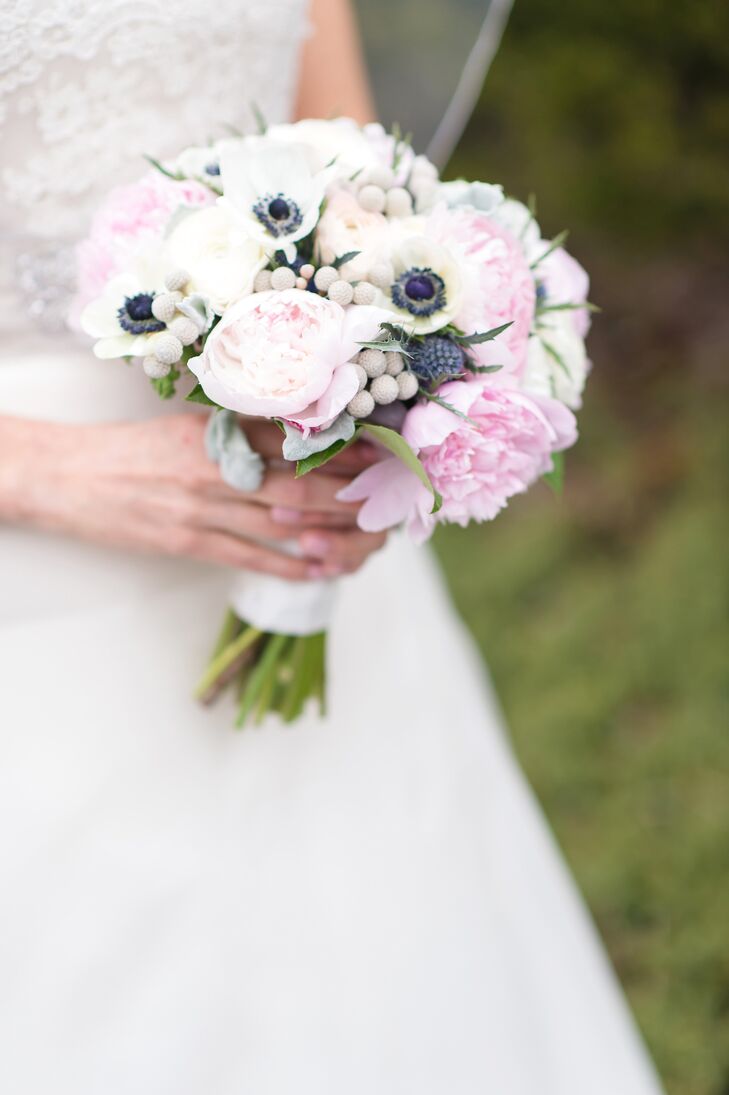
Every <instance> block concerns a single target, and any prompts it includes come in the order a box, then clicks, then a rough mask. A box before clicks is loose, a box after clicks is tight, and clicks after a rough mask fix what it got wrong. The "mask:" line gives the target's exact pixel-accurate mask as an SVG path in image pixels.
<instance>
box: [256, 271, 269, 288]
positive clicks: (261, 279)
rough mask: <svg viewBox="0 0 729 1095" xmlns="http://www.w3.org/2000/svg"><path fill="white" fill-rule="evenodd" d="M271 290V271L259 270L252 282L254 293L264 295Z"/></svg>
mask: <svg viewBox="0 0 729 1095" xmlns="http://www.w3.org/2000/svg"><path fill="white" fill-rule="evenodd" d="M270 288H271V271H270V270H259V271H258V273H257V274H256V280H255V281H254V282H253V292H254V293H266V292H268V290H269V289H270Z"/></svg>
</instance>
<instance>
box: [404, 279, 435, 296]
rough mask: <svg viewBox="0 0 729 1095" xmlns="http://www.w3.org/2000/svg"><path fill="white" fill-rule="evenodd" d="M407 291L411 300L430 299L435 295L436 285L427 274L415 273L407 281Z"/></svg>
mask: <svg viewBox="0 0 729 1095" xmlns="http://www.w3.org/2000/svg"><path fill="white" fill-rule="evenodd" d="M405 292H406V293H407V295H408V296H409V297H410V299H411V300H430V299H431V297H434V296H435V293H436V287H435V285H434V284H433V279H432V278H430V277H428V275H427V274H413V276H412V277H409V278H408V280H407V281H406V282H405Z"/></svg>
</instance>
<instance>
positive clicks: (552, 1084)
mask: <svg viewBox="0 0 729 1095" xmlns="http://www.w3.org/2000/svg"><path fill="white" fill-rule="evenodd" d="M305 33H306V13H305V11H304V4H303V0H261V2H252V0H251V2H244V0H215V3H208V2H206V0H175V3H173V4H170V3H163V2H162V0H144V2H134V0H30V2H28V0H5V3H4V4H3V7H2V15H1V16H0V49H2V57H1V59H0V111H1V112H2V121H1V125H2V143H1V146H0V147H1V148H2V159H3V162H2V175H1V177H0V192H1V193H2V203H1V204H0V227H1V228H2V233H3V238H4V254H3V283H2V291H1V294H0V317H1V318H0V322H1V324H2V329H1V330H0V346H1V347H2V357H3V360H2V364H1V365H0V412H2V413H5V414H8V413H9V414H18V415H23V416H28V417H32V418H35V419H56V420H65V421H72V422H83V421H91V420H109V419H125V418H133V417H144V416H148V417H151V416H154V415H158V414H160V413H163V411H164V410H165V408H164V406H163V405H161V404H160V403H159V402H158V401H157V399H156V397H155V395H154V393H153V392H152V391H151V388H150V387H149V385H148V384H147V383H146V382H145V380H144V378H142V376H141V374H137V375H136V376H133V375H130V372H129V368H128V366H126V365H125V364H123V363H109V362H99V361H97V360H96V359H94V358H93V356H92V355H91V353H90V351H89V348H88V346H87V345H85V344H81V342H80V341H78V340H76V339H75V338H74V337H73V336H72V335H71V334H69V333H64V332H63V331H62V328H61V326H60V323H59V319H60V317H61V315H62V313H63V310H64V308H65V306H66V305H67V300H68V289H69V278H70V273H69V271H70V265H69V261H68V257H69V252H68V246H69V245H70V244H71V243H72V242H73V240H74V239H75V238H77V237H78V236H79V235H80V234H81V233H82V232H83V230H84V226H85V224H86V222H87V220H88V216H89V213H90V211H91V210H92V208H93V206H94V203H95V202H96V201H98V199H99V196H100V195H101V194H103V193H104V191H105V190H106V189H107V188H108V187H110V186H111V185H114V184H115V183H117V182H119V181H120V180H125V179H128V178H132V177H134V176H135V175H136V174H138V172H139V169H140V167H141V166H142V162H141V160H140V155H141V153H143V152H147V151H149V152H153V153H155V154H157V155H166V154H169V153H171V152H173V151H174V150H175V149H177V148H178V147H179V146H182V145H184V144H185V143H191V142H195V141H197V142H199V141H202V140H204V139H205V138H206V137H207V136H208V135H209V134H210V133H211V131H212V130H214V128H215V126H216V123H217V121H218V120H220V121H221V122H224V121H231V122H233V123H238V124H239V123H240V122H241V117H242V116H245V117H244V119H243V120H244V121H245V119H246V118H247V114H248V106H247V104H249V103H250V101H251V100H252V99H254V98H255V99H256V100H257V102H258V104H259V106H260V107H261V109H262V110H263V111H264V113H265V114H266V115H267V116H268V117H269V118H270V119H272V120H276V119H282V118H284V117H286V115H287V114H288V111H289V109H290V105H291V101H292V92H293V88H294V82H295V77H296V65H297V48H298V46H299V43H300V41H301V40H302V37H303V35H304V34H305ZM229 582H230V574H229V573H226V572H225V571H222V570H218V569H215V568H211V567H207V566H203V565H197V564H193V563H186V562H182V561H179V560H168V559H152V558H144V557H134V556H131V555H126V554H123V553H121V552H116V551H113V550H110V549H102V548H97V547H92V546H88V545H84V544H80V543H75V542H72V541H70V540H69V541H66V540H64V539H61V538H54V537H51V536H44V535H39V534H35V533H33V532H29V531H24V530H22V529H19V528H4V529H2V530H0V588H1V593H2V595H1V597H0V672H1V674H2V688H1V689H0V705H1V706H0V718H1V727H2V734H1V737H2V763H1V765H0V879H1V883H0V884H1V895H0V902H1V904H0V1088H1V1089H2V1090H3V1091H6V1092H8V1093H10V1092H12V1093H13V1095H48V1093H49V1092H54V1093H55V1095H71V1093H73V1095H100V1093H101V1092H103V1093H104V1095H131V1093H134V1095H138V1093H142V1095H203V1093H204V1095H240V1093H242V1092H245V1093H246V1095H294V1093H296V1095H306V1093H312V1095H314V1093H316V1095H335V1093H336V1095H344V1093H346V1095H359V1093H361V1095H365V1093H366V1095H374V1093H378V1095H403V1093H405V1092H410V1091H413V1092H414V1091H417V1092H419V1093H420V1095H445V1093H448V1095H450V1093H458V1095H485V1093H490V1095H535V1093H537V1092H538V1093H539V1095H656V1093H657V1092H658V1090H659V1085H658V1082H657V1080H656V1078H655V1076H654V1074H653V1071H652V1068H651V1066H650V1064H649V1063H648V1061H647V1060H646V1058H645V1056H644V1053H643V1050H642V1047H641V1045H640V1041H639V1039H638V1037H637V1035H636V1033H635V1031H634V1028H633V1025H632V1021H631V1019H630V1017H629V1016H628V1013H627V1009H626V1008H625V1005H624V1002H623V1000H622V998H621V996H620V992H619V990H618V988H617V987H616V984H615V982H614V979H613V976H612V973H611V971H610V970H609V968H608V966H607V964H606V961H605V959H604V956H603V954H602V951H601V948H600V945H599V943H598V942H597V940H596V937H595V935H594V933H593V929H592V927H591V926H590V923H589V921H588V919H587V917H586V915H585V912H584V910H583V908H582V906H581V904H580V901H579V898H578V897H577V896H576V894H575V891H574V888H573V886H572V883H571V881H570V879H569V877H568V875H567V873H566V870H565V867H564V865H563V863H562V861H561V859H560V857H559V854H558V852H557V851H556V850H555V847H554V845H553V843H552V840H551V838H550V836H549V833H548V830H547V829H546V826H545V823H544V821H543V819H542V818H541V816H540V814H539V811H538V809H537V808H536V806H535V804H534V801H533V799H532V797H531V795H530V793H529V791H528V789H527V788H526V786H525V784H524V781H523V779H522V776H521V775H520V773H519V771H518V769H517V767H516V765H515V762H514V758H513V756H512V754H511V751H510V748H509V745H508V743H507V741H506V739H505V737H504V734H503V731H502V727H501V723H500V717H499V714H498V711H497V708H496V706H495V703H494V700H493V698H492V697H491V695H490V694H489V692H488V690H487V688H486V687H485V686H484V683H483V680H482V670H481V668H480V665H479V663H478V659H477V657H476V656H475V654H474V651H473V649H472V647H471V644H470V641H469V639H468V638H467V637H466V635H465V634H464V631H463V628H462V627H461V625H460V624H459V622H458V621H457V619H456V618H455V616H454V613H453V610H452V608H451V605H450V603H449V601H448V598H447V595H446V594H445V592H444V590H443V588H442V585H441V582H440V579H439V577H438V575H437V573H436V572H435V569H434V566H433V563H432V561H431V559H430V557H429V555H428V554H427V552H424V551H420V550H417V549H415V548H413V547H411V546H410V545H409V544H408V543H406V542H404V541H402V540H400V539H398V538H397V537H394V538H393V540H392V542H391V544H390V546H389V547H388V548H387V549H386V550H385V551H384V552H383V553H381V554H380V555H379V556H377V557H376V558H374V559H372V561H371V562H370V563H369V565H368V566H367V567H366V568H365V569H364V571H363V572H362V573H361V574H359V575H357V576H356V577H354V578H353V579H352V580H351V581H347V582H346V583H345V585H344V587H343V589H342V592H341V597H340V600H339V604H338V610H337V615H336V619H335V622H334V626H333V629H332V635H331V704H330V716H329V718H328V719H327V720H325V721H317V720H305V721H302V722H301V723H299V724H297V725H295V726H293V727H290V728H283V727H282V726H280V725H278V724H277V723H275V722H272V721H270V722H269V723H267V724H266V725H265V726H264V727H262V728H260V729H257V730H246V731H245V732H243V733H236V732H234V731H233V730H232V729H231V710H230V708H229V707H226V705H225V704H221V705H220V706H218V707H216V708H214V709H212V710H202V709H200V708H199V707H197V706H196V705H195V704H194V702H193V701H192V700H191V698H190V686H191V683H192V682H193V681H194V679H195V677H196V674H197V673H198V671H199V669H200V666H201V664H202V663H203V659H204V658H205V657H206V655H207V653H208V644H209V641H210V638H211V629H214V627H215V625H216V623H217V620H218V617H219V614H220V613H221V612H222V610H223V608H224V607H225V604H226V591H227V588H228V586H229Z"/></svg>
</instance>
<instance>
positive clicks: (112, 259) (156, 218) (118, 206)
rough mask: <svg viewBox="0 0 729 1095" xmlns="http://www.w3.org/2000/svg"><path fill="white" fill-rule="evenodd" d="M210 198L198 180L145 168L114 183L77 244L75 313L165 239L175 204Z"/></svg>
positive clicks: (205, 202) (199, 203)
mask: <svg viewBox="0 0 729 1095" xmlns="http://www.w3.org/2000/svg"><path fill="white" fill-rule="evenodd" d="M214 201H215V195H214V194H213V193H212V192H211V191H210V190H209V189H208V188H207V187H206V186H203V185H202V183H197V182H193V181H191V180H184V181H182V182H177V181H175V180H174V179H168V178H167V176H166V175H163V174H161V172H159V171H149V172H148V173H147V174H146V175H144V176H143V177H142V178H141V179H140V180H139V181H138V182H135V183H130V184H129V185H128V186H117V187H115V188H114V189H113V190H112V191H111V192H110V193H109V194H108V196H107V198H106V200H105V202H104V204H103V205H102V206H101V208H100V209H99V210H98V211H97V213H96V215H95V216H94V218H93V220H92V222H91V229H90V232H89V234H88V236H87V238H86V239H85V240H84V241H83V242H82V243H80V244H79V246H78V248H77V252H76V262H77V297H76V300H75V302H74V306H73V313H74V315H78V314H80V313H81V311H82V310H83V308H84V307H85V306H86V305H87V304H88V303H89V302H90V301H92V300H94V299H95V298H96V297H98V296H100V295H101V293H102V292H103V290H104V286H105V285H106V283H107V282H108V281H109V280H110V278H112V277H114V276H115V275H116V274H118V273H121V272H122V271H123V270H124V269H125V268H126V267H127V266H128V265H129V262H130V260H131V259H133V258H135V257H136V256H137V255H139V254H141V252H142V251H145V250H147V249H148V248H149V247H150V245H153V244H155V243H157V242H159V241H160V240H161V239H162V238H163V235H164V231H165V228H166V227H167V225H168V223H169V221H170V218H171V217H172V215H173V213H174V212H175V211H176V210H177V209H179V208H180V207H185V206H187V207H190V208H193V209H196V208H200V207H201V206H204V205H211V204H212V203H213V202H214Z"/></svg>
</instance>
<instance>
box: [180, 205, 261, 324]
mask: <svg viewBox="0 0 729 1095" xmlns="http://www.w3.org/2000/svg"><path fill="white" fill-rule="evenodd" d="M167 252H168V255H169V256H170V258H171V259H172V261H173V264H174V265H177V266H181V267H182V268H183V269H184V270H187V271H189V273H190V275H191V276H190V287H191V289H192V290H193V291H195V292H198V293H200V294H201V295H202V296H204V297H205V298H206V299H207V300H208V301H209V302H210V305H211V306H212V308H213V309H214V310H215V311H216V312H217V313H218V315H222V313H223V312H224V311H225V309H226V308H227V307H228V306H229V305H230V304H231V303H232V302H233V301H234V300H238V298H239V297H242V296H246V295H247V294H248V293H250V292H251V291H252V289H253V281H254V278H255V276H256V274H257V273H258V271H259V270H261V269H262V268H263V267H264V266H265V265H266V262H267V257H266V253H265V251H264V249H263V247H262V246H261V244H260V243H259V242H257V241H256V240H253V239H250V238H248V237H247V236H246V235H245V233H244V232H242V231H241V230H240V228H239V227H238V226H237V224H236V223H235V221H234V219H233V217H232V216H231V214H230V213H229V212H228V210H227V209H225V208H224V207H223V206H220V205H211V206H209V207H208V208H206V209H200V210H197V211H196V212H194V213H190V214H189V215H188V216H186V217H184V218H183V219H182V220H181V221H180V222H179V224H178V225H177V226H176V227H175V228H174V229H173V231H172V233H171V234H170V237H169V239H168V241H167Z"/></svg>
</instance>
